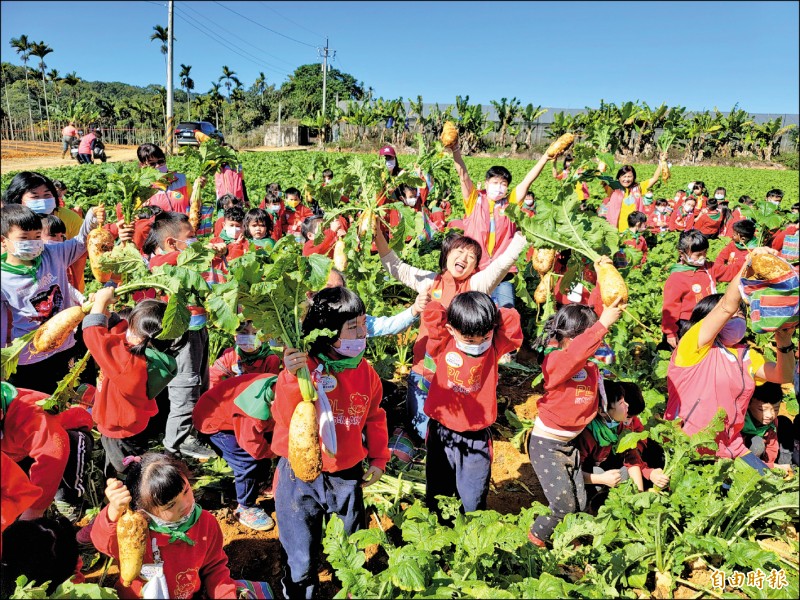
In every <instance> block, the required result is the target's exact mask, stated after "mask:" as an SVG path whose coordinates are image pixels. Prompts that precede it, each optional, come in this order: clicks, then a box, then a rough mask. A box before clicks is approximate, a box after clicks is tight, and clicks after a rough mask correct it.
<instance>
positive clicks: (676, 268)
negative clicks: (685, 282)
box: [669, 263, 701, 273]
mask: <svg viewBox="0 0 800 600" xmlns="http://www.w3.org/2000/svg"><path fill="white" fill-rule="evenodd" d="M700 268H701V267H693V266H692V265H685V264H683V263H675V264H674V265H672V268H671V269H670V270H669V272H670V273H685V272H688V271H697V269H700Z"/></svg>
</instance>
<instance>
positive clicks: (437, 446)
mask: <svg viewBox="0 0 800 600" xmlns="http://www.w3.org/2000/svg"><path fill="white" fill-rule="evenodd" d="M422 319H423V321H424V322H425V325H426V327H427V328H428V343H427V346H426V348H425V352H426V355H427V356H428V357H430V358H431V359H432V361H433V364H431V365H429V364H428V362H427V358H426V366H425V371H424V376H425V378H426V379H427V380H429V381H430V387H429V389H428V397H427V399H426V400H425V414H427V415H428V416H429V417H430V419H429V421H428V433H427V435H426V437H425V446H426V448H427V452H428V453H427V458H426V467H425V497H426V503H427V505H428V508H430V509H431V510H432V511H434V512H436V513H437V514H439V515H440V516H441V513H440V512H439V508H438V502H437V501H436V496H438V495H443V496H455V497H457V498H458V499H460V500H461V503H462V509H463V510H464V512H472V511H475V510H485V509H486V496H487V495H488V493H489V477H490V476H491V472H492V432H491V426H492V425H493V424H494V422H495V421H496V420H497V371H498V367H497V361H498V360H499V359H500V357H501V356H503V355H504V354H506V353H507V352H513V351H516V350H518V349H519V347H520V345H521V344H522V328H521V326H520V317H519V313H518V312H517V311H516V310H514V309H513V308H500V309H498V308H497V306H496V305H495V304H494V302H492V299H491V298H490V297H489V296H488V295H486V294H484V293H483V292H463V293H461V294H458V295H456V296H455V297H454V298H453V300H452V302H451V303H450V306H448V307H447V308H446V309H445V308H444V307H443V306H442V305H441V304H440V303H439V302H431V303H430V304H429V305H428V306H427V307H426V308H425V312H423V313H422ZM434 365H435V366H434Z"/></svg>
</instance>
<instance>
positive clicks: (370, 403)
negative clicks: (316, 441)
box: [272, 356, 390, 473]
mask: <svg viewBox="0 0 800 600" xmlns="http://www.w3.org/2000/svg"><path fill="white" fill-rule="evenodd" d="M318 364H319V361H318V360H317V359H316V358H315V357H313V356H311V357H309V359H308V368H309V370H311V371H312V372H313V371H314V369H316V368H317V365H318ZM322 381H323V385H324V386H325V388H324V389H325V390H326V392H327V394H328V400H330V403H331V409H332V410H333V418H334V422H335V424H336V440H337V449H338V451H337V454H336V456H335V457H330V456H328V455H327V454H326V453H324V452H323V453H322V470H323V471H325V472H326V473H335V472H337V471H342V470H344V469H349V468H350V467H353V466H355V465H357V464H359V463H360V462H361V461H362V460H364V459H365V458H367V459H368V460H369V462H370V464H371V465H372V466H375V467H378V468H380V469H384V470H385V469H386V463H387V462H388V461H389V458H390V454H389V431H388V428H387V425H386V412H385V411H384V410H383V409H382V408H381V407H380V403H381V397H382V396H383V386H382V385H381V380H380V378H379V377H378V374H377V373H376V372H375V369H373V368H372V365H370V364H369V363H368V362H367V361H366V360H362V361H361V362H360V363H359V364H358V366H357V367H355V368H354V369H347V370H345V371H342V372H341V373H334V372H330V373H326V374H325V375H323V380H322ZM302 399H303V398H302V396H301V395H300V387H299V386H298V383H297V377H295V376H294V375H292V374H291V373H289V371H286V370H284V371H281V374H280V375H279V376H278V384H277V387H276V390H275V402H273V404H272V412H273V416H274V417H275V432H274V433H273V435H272V451H273V452H274V453H275V454H277V455H278V456H284V457H288V456H289V422H290V421H291V419H292V414H293V413H294V409H295V407H296V406H297V405H298V404H299V403H300V402H301V401H302ZM362 433H365V434H366V447H364V443H363V441H362V437H361V436H362Z"/></svg>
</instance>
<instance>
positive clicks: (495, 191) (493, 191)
mask: <svg viewBox="0 0 800 600" xmlns="http://www.w3.org/2000/svg"><path fill="white" fill-rule="evenodd" d="M506 191H507V188H506V189H504V188H503V186H502V185H500V184H498V183H492V184H490V185H487V186H486V195H487V196H488V197H489V200H494V201H495V202H496V201H497V200H500V199H501V198H503V197H504V196H505V195H506Z"/></svg>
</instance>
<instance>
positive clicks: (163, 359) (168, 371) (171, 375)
mask: <svg viewBox="0 0 800 600" xmlns="http://www.w3.org/2000/svg"><path fill="white" fill-rule="evenodd" d="M144 356H145V359H146V360H147V397H148V398H155V397H156V396H158V395H159V394H160V393H161V392H162V391H164V388H165V387H167V385H168V384H169V382H170V381H172V380H173V379H175V375H177V374H178V363H177V361H176V360H175V358H174V357H173V356H170V355H169V354H166V353H165V352H160V351H159V350H156V349H155V348H153V347H152V346H148V347H147V348H145V350H144Z"/></svg>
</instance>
